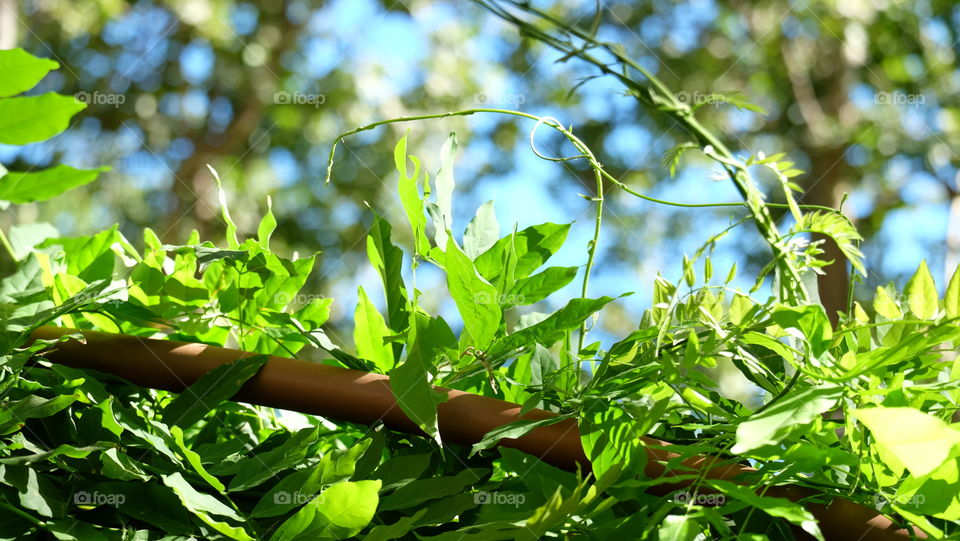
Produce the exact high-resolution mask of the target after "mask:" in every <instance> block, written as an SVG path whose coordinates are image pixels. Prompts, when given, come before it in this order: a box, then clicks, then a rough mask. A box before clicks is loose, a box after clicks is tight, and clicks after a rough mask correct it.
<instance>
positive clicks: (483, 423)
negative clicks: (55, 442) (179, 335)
mask: <svg viewBox="0 0 960 541" xmlns="http://www.w3.org/2000/svg"><path fill="white" fill-rule="evenodd" d="M67 332H76V331H71V330H70V329H63V328H57V327H43V328H40V329H37V330H36V331H34V333H33V339H44V340H54V339H57V338H59V337H60V336H62V335H63V334H65V333H67ZM83 335H84V338H85V341H84V342H78V341H76V340H68V341H65V342H61V343H59V344H57V345H56V347H55V349H53V350H52V351H49V352H47V353H44V354H43V357H44V358H46V359H49V360H50V361H53V362H57V363H61V364H65V365H68V366H72V367H74V368H82V369H92V370H99V371H101V372H106V373H109V374H113V375H116V376H119V377H121V378H124V379H127V380H129V381H131V382H133V383H135V384H138V385H143V386H146V387H152V388H156V389H165V390H168V391H173V392H180V391H183V390H184V389H185V388H186V387H187V386H188V385H190V384H192V383H194V382H195V381H197V380H198V379H199V378H200V377H201V376H202V375H204V374H205V373H207V372H209V371H210V370H213V369H214V368H216V367H218V366H220V365H222V364H225V363H229V362H232V361H234V360H236V359H239V358H243V357H247V356H250V355H253V354H252V353H247V352H243V351H236V350H231V349H226V348H220V347H214V346H208V345H205V344H192V343H184V342H175V341H172V340H156V339H149V338H140V337H135V336H125V335H118V334H107V333H101V332H94V331H83ZM437 390H438V391H441V392H444V393H446V394H447V401H446V402H444V403H442V404H440V405H439V406H438V408H437V413H438V416H439V428H440V434H441V437H442V438H443V439H444V440H445V441H451V442H456V443H461V444H467V445H469V444H473V443H476V442H478V441H480V440H481V439H482V438H483V436H484V435H485V434H486V433H487V432H489V431H490V430H492V429H494V428H496V427H499V426H503V425H505V424H507V423H511V422H514V421H518V420H520V419H531V420H538V419H547V418H550V417H553V416H554V415H555V414H553V413H550V412H548V411H544V410H539V409H535V410H532V411H531V412H529V413H528V414H526V415H524V416H523V417H522V418H521V416H520V405H519V404H513V403H510V402H505V401H502V400H498V399H495V398H490V397H486V396H480V395H476V394H472V393H467V392H463V391H457V390H451V389H443V388H437ZM232 399H233V400H240V401H244V402H249V403H253V404H260V405H263V406H269V407H273V408H281V409H287V410H293V411H299V412H302V413H307V414H313V415H320V416H323V417H329V418H331V419H334V420H338V421H341V422H344V421H345V422H352V423H361V424H373V423H376V422H378V421H382V422H383V423H384V424H385V425H386V426H387V427H389V428H391V429H393V430H398V431H401V432H406V433H410V434H423V432H422V431H421V430H420V428H419V427H417V425H416V423H414V422H413V421H411V420H410V419H409V418H407V416H406V415H405V414H404V413H403V411H402V410H401V409H400V407H399V406H398V405H397V403H396V400H395V399H394V396H393V392H392V391H391V387H390V378H389V377H388V376H384V375H380V374H371V373H366V372H359V371H356V370H348V369H344V368H338V367H335V366H328V365H323V364H318V363H310V362H307V361H301V360H296V359H287V358H282V357H271V358H270V360H269V361H268V362H267V363H266V364H265V365H264V367H263V368H262V369H261V370H260V372H259V373H258V374H257V375H256V376H254V377H253V378H251V379H250V380H248V381H247V383H246V384H245V385H244V386H243V387H242V388H241V389H240V391H239V392H238V393H237V395H236V396H234V397H233V398H232ZM640 438H641V439H642V440H643V442H644V447H645V450H646V452H647V458H648V461H647V466H646V469H645V472H644V473H645V474H646V475H647V476H648V477H650V478H659V477H663V476H665V475H666V476H669V475H680V474H686V473H689V469H693V470H697V471H698V472H699V473H701V474H702V476H703V477H706V478H713V479H727V480H730V481H742V479H740V477H741V476H749V475H750V474H754V473H756V470H755V469H753V468H751V467H749V466H746V465H744V464H741V463H740V462H737V461H733V462H731V461H729V460H723V459H720V458H717V457H710V456H694V457H688V458H686V459H683V460H680V461H679V462H680V465H681V466H683V469H682V471H679V470H669V469H668V468H667V466H666V463H667V462H668V461H670V460H674V459H677V458H679V457H680V455H679V454H677V453H673V452H671V451H670V450H669V449H670V447H672V445H671V444H670V443H667V442H664V441H660V440H657V439H654V438H650V437H647V436H640ZM500 445H502V446H504V447H510V448H514V449H518V450H521V451H523V452H526V453H529V454H531V455H534V456H536V457H539V458H540V459H542V460H543V461H545V462H547V463H549V464H553V465H554V466H557V467H560V468H563V469H566V470H571V471H576V470H577V469H582V470H584V471H590V461H589V459H588V458H587V456H586V454H585V453H584V450H583V446H582V445H581V443H580V433H579V429H578V426H577V423H576V421H574V420H573V419H565V420H563V421H561V422H558V423H556V424H552V425H548V426H543V427H539V428H537V429H536V430H534V431H532V432H530V433H528V434H527V435H525V436H523V437H520V438H517V439H503V440H501V441H500ZM690 484H691V481H690V480H678V481H677V482H676V483H667V484H662V485H659V486H656V487H652V488H651V489H650V490H651V492H653V493H655V494H660V495H665V494H670V493H671V492H674V491H677V490H680V489H683V488H684V487H687V486H689V485H690ZM764 495H765V496H770V497H779V498H787V499H789V500H792V501H798V500H801V499H806V498H810V497H813V496H817V495H818V494H817V493H816V492H815V491H814V490H812V489H810V488H807V487H800V486H793V485H786V486H775V487H770V488H769V489H767V490H766V491H765V492H764ZM805 507H806V508H807V509H808V510H809V511H810V512H811V513H812V514H813V515H814V517H816V519H817V521H818V522H819V524H820V528H821V531H822V532H823V533H824V535H825V537H826V539H828V540H838V541H839V540H844V541H846V540H848V539H859V540H861V541H885V540H891V541H892V540H897V541H902V540H903V539H905V538H906V537H907V536H908V533H907V531H906V530H903V529H897V528H896V526H895V525H894V524H893V522H892V521H891V520H890V519H888V518H887V517H885V516H884V515H881V514H878V513H877V512H876V511H874V510H873V509H869V508H867V507H864V506H862V505H859V504H856V503H854V502H851V501H849V500H845V499H842V498H836V499H834V500H833V501H832V502H831V503H829V504H819V503H809V502H807V503H805ZM913 532H914V533H915V534H916V535H917V537H920V538H925V537H926V535H925V534H923V532H922V531H920V530H917V529H915V528H914V529H913ZM797 535H803V534H802V532H798V533H797Z"/></svg>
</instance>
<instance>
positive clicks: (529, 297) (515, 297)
mask: <svg viewBox="0 0 960 541" xmlns="http://www.w3.org/2000/svg"><path fill="white" fill-rule="evenodd" d="M579 270H580V268H579V267H547V268H546V269H544V270H543V272H538V273H537V274H534V275H533V276H528V277H526V278H521V279H519V280H517V282H516V283H515V284H514V285H513V289H511V290H510V292H509V293H507V296H506V299H505V300H506V301H507V302H505V303H503V304H506V305H515V304H516V305H525V304H533V303H535V302H540V301H542V300H543V299H545V298H547V297H549V296H550V295H551V294H553V293H554V292H556V291H557V290H559V289H562V288H563V287H565V286H566V285H567V284H569V283H570V282H572V281H573V279H574V278H576V277H577V272H578V271H579Z"/></svg>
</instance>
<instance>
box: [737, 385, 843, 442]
mask: <svg viewBox="0 0 960 541" xmlns="http://www.w3.org/2000/svg"><path fill="white" fill-rule="evenodd" d="M841 395H842V391H841V389H840V388H839V387H809V388H807V389H801V390H797V389H794V390H793V391H791V392H790V394H788V395H786V396H785V397H783V398H780V399H779V400H778V401H776V402H775V403H774V404H773V405H772V406H770V407H768V408H767V409H765V410H763V411H762V412H760V413H758V414H755V415H752V416H751V417H750V418H749V419H748V420H747V421H745V422H743V423H740V425H739V426H737V443H736V445H734V446H733V449H731V451H730V452H732V453H734V454H743V453H747V452H749V451H752V450H754V449H758V448H760V447H763V446H764V445H775V444H777V443H780V441H782V440H783V439H784V438H786V437H787V436H788V435H789V434H790V432H792V431H793V430H794V429H795V428H798V427H800V426H802V425H806V424H808V423H810V422H812V421H813V420H814V419H815V418H817V417H818V416H819V415H820V414H821V413H823V412H825V411H827V410H829V409H831V408H833V407H834V406H835V405H836V403H837V400H839V399H840V396H841Z"/></svg>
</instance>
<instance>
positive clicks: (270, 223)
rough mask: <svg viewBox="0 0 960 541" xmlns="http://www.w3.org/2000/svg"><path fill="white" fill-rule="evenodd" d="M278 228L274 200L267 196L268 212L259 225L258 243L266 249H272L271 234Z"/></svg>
mask: <svg viewBox="0 0 960 541" xmlns="http://www.w3.org/2000/svg"><path fill="white" fill-rule="evenodd" d="M276 229H277V219H276V218H275V217H274V216H273V201H272V200H271V199H270V196H269V195H268V196H267V213H266V214H264V215H263V218H262V219H261V220H260V225H259V226H258V227H257V244H259V245H260V247H261V248H263V249H264V250H269V249H270V235H272V234H273V232H274V230H276Z"/></svg>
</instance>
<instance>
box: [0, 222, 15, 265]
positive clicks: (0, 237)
mask: <svg viewBox="0 0 960 541" xmlns="http://www.w3.org/2000/svg"><path fill="white" fill-rule="evenodd" d="M0 244H2V245H3V247H4V248H5V249H6V250H7V252H8V253H9V254H10V257H12V258H13V260H14V261H17V254H16V252H14V250H13V245H11V244H10V241H9V240H7V235H6V234H5V233H4V232H3V229H0Z"/></svg>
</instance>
